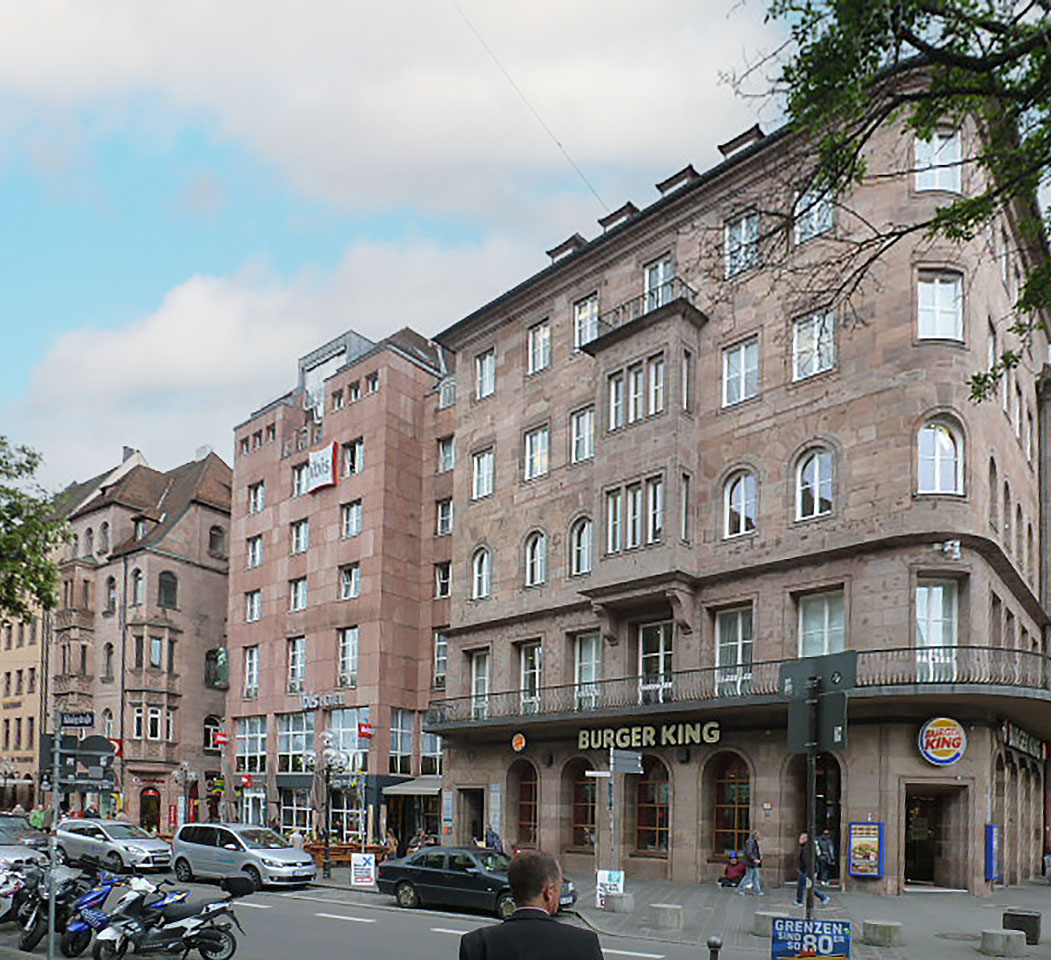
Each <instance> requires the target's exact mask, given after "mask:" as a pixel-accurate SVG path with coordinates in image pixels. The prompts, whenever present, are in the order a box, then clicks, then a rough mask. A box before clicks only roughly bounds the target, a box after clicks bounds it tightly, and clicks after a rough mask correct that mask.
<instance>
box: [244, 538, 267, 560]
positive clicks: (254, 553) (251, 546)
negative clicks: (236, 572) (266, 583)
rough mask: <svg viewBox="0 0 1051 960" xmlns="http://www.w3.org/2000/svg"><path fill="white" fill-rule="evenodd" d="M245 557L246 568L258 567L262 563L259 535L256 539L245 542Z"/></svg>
mask: <svg viewBox="0 0 1051 960" xmlns="http://www.w3.org/2000/svg"><path fill="white" fill-rule="evenodd" d="M245 556H246V561H245V562H246V565H247V566H248V567H250V568H251V567H258V566H260V565H261V564H262V562H263V537H262V535H261V534H260V535H259V536H256V537H249V538H248V539H247V540H246V541H245Z"/></svg>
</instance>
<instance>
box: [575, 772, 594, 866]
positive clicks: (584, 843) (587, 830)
mask: <svg viewBox="0 0 1051 960" xmlns="http://www.w3.org/2000/svg"><path fill="white" fill-rule="evenodd" d="M589 769H591V767H590V765H589V764H588V763H586V762H585V761H582V760H578V761H576V762H575V763H574V764H573V765H572V766H571V767H570V774H571V776H572V790H573V805H572V814H573V824H572V830H573V835H572V837H571V839H570V845H571V846H572V847H574V848H576V849H578V850H593V849H594V848H595V795H596V785H597V783H598V780H597V779H596V778H595V777H589V776H587V771H588V770H589Z"/></svg>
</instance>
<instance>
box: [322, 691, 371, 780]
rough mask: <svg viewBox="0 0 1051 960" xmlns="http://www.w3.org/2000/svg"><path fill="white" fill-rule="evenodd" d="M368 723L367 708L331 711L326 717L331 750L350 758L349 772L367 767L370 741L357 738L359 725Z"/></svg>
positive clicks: (359, 770)
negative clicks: (330, 735)
mask: <svg viewBox="0 0 1051 960" xmlns="http://www.w3.org/2000/svg"><path fill="white" fill-rule="evenodd" d="M368 722H369V708H368V707H347V708H346V709H343V710H332V711H331V712H330V713H329V715H328V732H329V733H330V734H332V744H331V745H332V748H333V749H334V750H341V751H342V752H343V753H346V754H348V755H349V756H350V771H351V772H354V773H357V772H361V771H364V770H365V768H366V766H367V762H368V761H367V757H368V749H369V744H370V743H371V741H370V740H369V739H368V738H367V737H362V736H359V734H360V733H361V726H360V725H361V724H363V723H368Z"/></svg>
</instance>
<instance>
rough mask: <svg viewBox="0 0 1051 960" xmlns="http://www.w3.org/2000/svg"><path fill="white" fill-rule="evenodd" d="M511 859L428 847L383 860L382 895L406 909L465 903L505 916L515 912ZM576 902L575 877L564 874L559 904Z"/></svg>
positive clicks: (485, 852) (486, 852) (466, 849)
mask: <svg viewBox="0 0 1051 960" xmlns="http://www.w3.org/2000/svg"><path fill="white" fill-rule="evenodd" d="M510 862H511V860H510V858H509V857H508V856H507V855H506V854H503V853H499V852H497V851H496V850H480V849H477V848H476V849H471V848H469V847H424V848H423V849H422V850H418V851H417V852H416V853H413V854H410V855H409V856H407V857H401V858H400V859H397V860H384V861H383V863H381V864H380V866H379V873H378V876H377V886H379V888H380V892H381V893H389V894H393V896H394V898H395V899H396V900H397V901H398V903H399V904H400V905H401V906H403V907H417V906H419V905H420V904H426V905H427V906H432V905H433V906H438V905H441V906H446V907H465V908H469V909H475V910H488V911H491V912H493V913H495V914H496V915H497V916H498V917H500V918H504V917H509V916H510V915H511V914H512V913H514V911H515V901H514V897H512V896H511V886H510V884H509V883H508V881H507V867H508V865H509V864H510ZM576 902H577V891H576V888H575V887H574V886H573V881H572V880H570V879H568V878H564V879H563V883H562V901H561V904H560V908H561V909H563V910H567V909H569V908H570V907H572V906H573V905H574V904H575V903H576Z"/></svg>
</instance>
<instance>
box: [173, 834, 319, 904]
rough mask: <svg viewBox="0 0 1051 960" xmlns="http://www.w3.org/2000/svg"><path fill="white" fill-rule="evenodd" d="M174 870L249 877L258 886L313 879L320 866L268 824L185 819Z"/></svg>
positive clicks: (181, 874)
mask: <svg viewBox="0 0 1051 960" xmlns="http://www.w3.org/2000/svg"><path fill="white" fill-rule="evenodd" d="M172 859H173V861H174V864H175V876H176V877H177V878H178V880H179V882H180V883H188V882H189V881H190V880H192V879H193V878H194V877H237V876H241V877H248V878H249V879H250V880H251V881H252V883H253V884H255V888H256V889H257V890H258V889H259V888H260V887H262V886H263V884H265V883H283V884H293V883H310V881H311V880H313V879H314V878H315V877H316V876H317V867H316V866H315V865H314V861H313V860H312V859H311V858H310V855H309V854H306V853H304V852H303V851H302V850H297V849H296V848H295V847H293V846H291V845H289V844H288V843H287V842H286V841H285V840H283V839H282V838H281V837H280V836H278V835H277V834H276V833H274V831H273V830H270V829H268V828H266V827H256V826H253V825H252V824H250V823H187V824H184V825H183V826H182V827H180V828H179V832H178V833H177V834H175V839H174V840H173V841H172Z"/></svg>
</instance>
